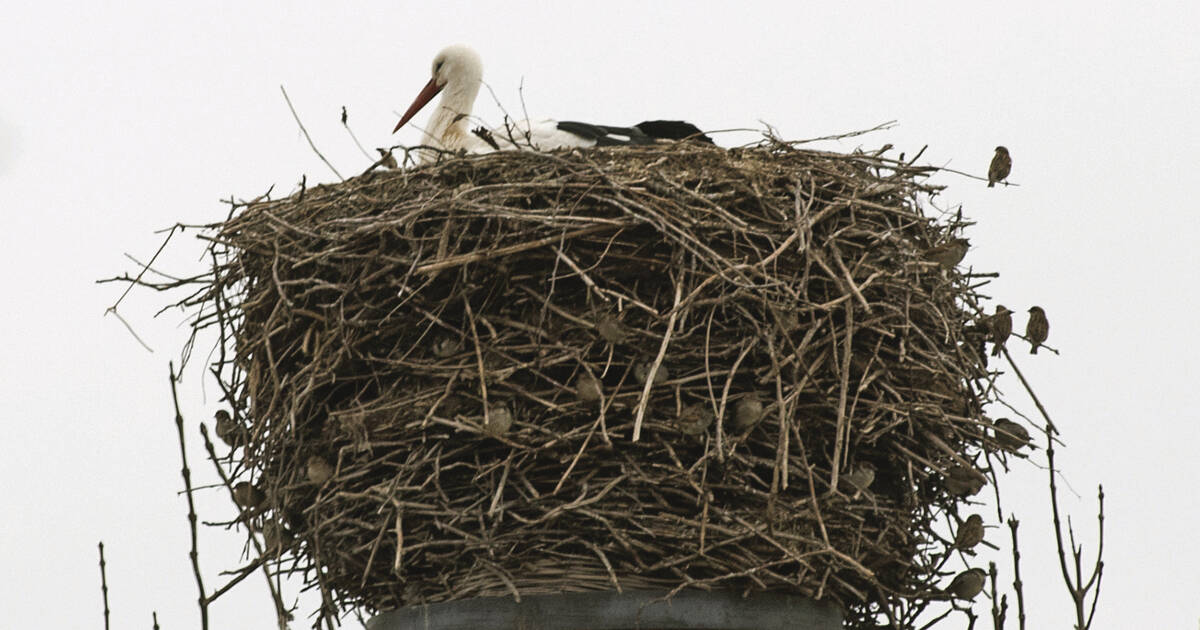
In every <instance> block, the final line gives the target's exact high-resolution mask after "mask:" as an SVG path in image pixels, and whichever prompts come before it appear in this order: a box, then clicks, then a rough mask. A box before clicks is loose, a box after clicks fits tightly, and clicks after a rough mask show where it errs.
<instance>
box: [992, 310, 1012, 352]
mask: <svg viewBox="0 0 1200 630" xmlns="http://www.w3.org/2000/svg"><path fill="white" fill-rule="evenodd" d="M987 325H988V330H989V331H990V332H991V334H992V344H993V345H992V356H994V357H998V356H1000V350H1001V349H1002V348H1004V343H1005V342H1006V341H1008V336H1009V335H1011V334H1012V326H1013V322H1012V311H1010V310H1008V309H1007V308H1005V307H1004V305H1002V304H997V305H996V314H995V315H992V316H991V317H989V318H988V321H987Z"/></svg>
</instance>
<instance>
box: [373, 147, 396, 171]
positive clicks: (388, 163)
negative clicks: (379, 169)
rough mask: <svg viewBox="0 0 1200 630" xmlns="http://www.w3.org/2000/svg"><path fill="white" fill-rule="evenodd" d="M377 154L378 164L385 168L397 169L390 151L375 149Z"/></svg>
mask: <svg viewBox="0 0 1200 630" xmlns="http://www.w3.org/2000/svg"><path fill="white" fill-rule="evenodd" d="M375 150H376V151H378V152H379V164H380V165H381V166H385V167H387V168H399V166H398V165H397V164H396V156H394V155H392V150H391V149H378V148H377V149H375Z"/></svg>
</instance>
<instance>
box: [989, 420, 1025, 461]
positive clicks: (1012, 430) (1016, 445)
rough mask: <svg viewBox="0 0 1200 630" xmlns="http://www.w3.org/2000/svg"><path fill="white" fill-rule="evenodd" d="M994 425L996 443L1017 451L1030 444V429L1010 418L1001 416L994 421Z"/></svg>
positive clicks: (1005, 448) (1010, 450) (1012, 451)
mask: <svg viewBox="0 0 1200 630" xmlns="http://www.w3.org/2000/svg"><path fill="white" fill-rule="evenodd" d="M992 427H994V428H993V432H994V433H995V434H996V443H997V444H999V445H1000V448H1002V449H1004V450H1006V451H1009V452H1011V453H1015V452H1017V451H1019V450H1021V447H1023V446H1027V445H1028V444H1029V429H1026V428H1025V427H1024V426H1022V425H1020V424H1018V423H1016V422H1013V421H1012V420H1009V419H1008V418H1000V419H999V420H997V421H995V422H993V423H992Z"/></svg>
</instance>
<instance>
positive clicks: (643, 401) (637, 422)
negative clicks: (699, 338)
mask: <svg viewBox="0 0 1200 630" xmlns="http://www.w3.org/2000/svg"><path fill="white" fill-rule="evenodd" d="M681 299H683V274H680V276H679V277H677V278H676V279H675V304H674V306H672V308H671V316H670V317H669V318H667V331H666V332H665V333H663V338H662V342H661V343H660V344H659V345H658V354H657V355H655V357H654V364H653V365H651V366H650V370H649V371H648V372H646V383H645V384H644V385H642V395H641V398H639V399H638V405H637V413H636V414H634V416H635V417H634V420H633V439H632V440H631V441H633V442H637V441H638V440H639V439H641V437H642V419H643V418H644V417H645V415H646V406H647V405H648V404H649V403H650V389H651V388H653V387H654V377H655V376H656V375H657V374H658V368H660V367H662V361H663V357H664V356H666V354H667V346H668V345H670V344H671V332H672V331H673V330H674V329H675V318H676V317H677V316H678V315H679V311H678V309H677V308H675V307H677V306H679V300H681Z"/></svg>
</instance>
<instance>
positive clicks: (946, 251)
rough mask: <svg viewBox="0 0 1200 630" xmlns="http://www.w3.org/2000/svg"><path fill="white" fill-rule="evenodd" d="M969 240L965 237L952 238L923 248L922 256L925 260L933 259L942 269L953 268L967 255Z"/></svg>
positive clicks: (969, 245)
mask: <svg viewBox="0 0 1200 630" xmlns="http://www.w3.org/2000/svg"><path fill="white" fill-rule="evenodd" d="M970 247H971V242H970V241H968V240H967V239H965V238H952V239H950V240H948V241H946V242H945V243H942V244H941V245H936V246H934V247H930V248H929V249H927V250H925V253H924V254H923V255H922V257H923V258H924V259H925V260H929V261H933V262H935V263H937V264H939V265H941V266H942V269H945V270H947V271H949V270H951V269H954V266H955V265H957V264H958V263H959V262H961V261H962V259H963V257H964V256H966V255H967V250H968V249H970Z"/></svg>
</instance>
